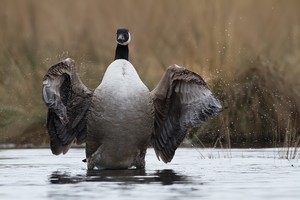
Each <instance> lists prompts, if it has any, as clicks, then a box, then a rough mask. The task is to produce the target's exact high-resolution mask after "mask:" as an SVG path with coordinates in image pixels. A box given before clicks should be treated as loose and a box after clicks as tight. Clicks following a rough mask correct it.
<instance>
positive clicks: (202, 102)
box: [151, 65, 222, 163]
mask: <svg viewBox="0 0 300 200" xmlns="http://www.w3.org/2000/svg"><path fill="white" fill-rule="evenodd" d="M151 93H152V96H153V102H154V108H155V123H154V133H153V135H152V138H151V144H152V146H153V147H154V149H155V153H156V155H157V157H158V159H159V158H161V159H162V160H163V161H164V162H165V163H167V162H170V161H171V160H172V159H173V156H174V154H175V150H176V149H177V147H178V146H179V145H180V144H181V142H182V141H183V139H184V137H185V136H186V134H187V132H188V130H189V129H191V128H193V127H197V126H200V125H201V124H202V123H203V122H205V121H206V120H207V119H208V118H209V117H210V116H213V115H215V114H216V113H218V112H219V111H220V110H221V109H222V106H221V105H220V103H219V101H218V100H217V99H216V98H215V97H214V96H213V95H212V92H211V91H210V89H209V88H208V86H207V85H206V83H205V81H204V80H203V79H202V78H201V77H200V76H199V75H198V74H196V73H194V72H191V71H189V70H187V69H185V68H182V67H179V66H177V65H172V66H170V67H169V68H168V69H167V71H166V72H165V74H164V75H163V77H162V79H161V80H160V82H159V84H158V85H157V86H156V88H155V89H154V90H153V91H152V92H151Z"/></svg>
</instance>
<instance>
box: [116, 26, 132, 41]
mask: <svg viewBox="0 0 300 200" xmlns="http://www.w3.org/2000/svg"><path fill="white" fill-rule="evenodd" d="M116 40H117V43H118V44H120V45H128V44H129V42H130V40H131V36H130V33H129V31H128V29H126V28H119V29H118V30H117V37H116Z"/></svg>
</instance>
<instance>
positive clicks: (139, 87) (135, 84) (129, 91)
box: [96, 59, 149, 96]
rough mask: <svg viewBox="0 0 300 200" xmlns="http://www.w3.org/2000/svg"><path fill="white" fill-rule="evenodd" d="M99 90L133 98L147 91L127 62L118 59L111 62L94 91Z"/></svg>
mask: <svg viewBox="0 0 300 200" xmlns="http://www.w3.org/2000/svg"><path fill="white" fill-rule="evenodd" d="M98 89H101V90H102V91H107V92H110V93H116V95H118V96H132V95H133V96H134V95H135V94H137V93H140V92H149V89H148V88H147V87H146V86H145V84H144V83H143V82H142V80H141V79H140V77H139V75H138V74H137V72H136V70H135V69H134V67H133V66H132V64H131V63H130V62H128V61H127V60H123V59H119V60H115V61H114V62H112V63H111V64H110V65H109V66H108V68H107V70H106V72H105V74H104V76H103V79H102V82H101V84H100V85H99V86H98V87H97V89H96V90H98Z"/></svg>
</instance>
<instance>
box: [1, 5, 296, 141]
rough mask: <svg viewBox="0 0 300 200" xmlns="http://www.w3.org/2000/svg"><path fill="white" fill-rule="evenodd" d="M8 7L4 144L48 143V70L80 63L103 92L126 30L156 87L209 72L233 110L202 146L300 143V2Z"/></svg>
mask: <svg viewBox="0 0 300 200" xmlns="http://www.w3.org/2000/svg"><path fill="white" fill-rule="evenodd" d="M0 2H1V7H0V30H1V31H0V94H1V96H0V143H5V142H9V143H35V144H40V143H47V135H46V130H45V127H44V126H45V117H46V107H45V106H44V105H43V103H42V101H41V82H42V77H43V75H44V74H45V72H46V70H47V69H48V67H49V66H50V65H51V64H53V63H55V62H57V61H59V60H60V59H62V58H65V57H72V58H73V59H75V60H76V62H77V66H78V67H79V72H80V76H81V78H82V80H83V82H84V83H85V84H86V85H87V86H88V87H91V88H95V87H96V86H97V85H98V84H99V81H100V80H99V79H101V77H102V74H103V72H104V70H105V69H106V66H108V64H109V63H110V62H111V61H112V59H113V57H114V48H115V41H114V34H115V30H116V29H117V28H118V27H121V26H125V27H128V28H129V30H130V31H131V33H132V36H133V40H132V43H131V45H130V60H131V62H132V63H133V65H134V66H135V67H136V68H137V70H138V72H139V74H140V76H141V78H142V79H143V80H144V81H145V83H146V84H147V85H148V86H149V88H150V89H152V88H153V87H154V86H155V85H156V83H157V82H158V80H159V79H160V77H161V75H162V73H163V70H164V69H165V68H166V67H167V66H169V65H171V64H173V63H177V64H179V65H182V66H185V67H187V68H189V69H191V70H194V71H196V72H198V73H199V74H201V75H202V76H203V77H204V78H205V79H206V80H207V81H208V83H209V85H210V86H211V88H212V89H213V90H214V92H215V93H216V94H217V95H218V97H220V98H221V99H222V102H223V105H224V106H225V107H226V109H225V110H224V111H223V112H222V114H220V115H219V116H218V117H217V118H215V119H213V120H210V121H209V122H208V123H206V124H205V125H204V126H203V127H202V128H200V129H198V130H194V131H193V134H191V138H193V141H194V143H197V141H198V139H200V140H201V141H202V142H205V143H208V144H210V145H212V146H213V145H214V144H216V141H219V142H221V141H222V143H223V144H226V142H227V145H228V146H243V144H247V146H257V145H260V146H261V145H268V146H270V145H271V146H272V145H283V144H284V141H285V140H289V141H290V145H294V144H296V142H297V141H298V143H299V137H300V136H299V132H300V118H299V114H300V103H299V101H298V99H300V92H299V91H300V79H299V78H298V77H299V75H300V66H299V65H300V24H299V19H300V13H299V8H300V2H299V1H297V0H287V1H278V0H265V1H259V0H244V1H239V0H229V1H217V0H209V1H208V0H189V1H185V0H179V1H172V0H165V1H159V0H153V1H146V0H129V1H119V0H111V1H96V0H88V1H80V0H72V1H58V0H55V1H38V0H24V1H16V0H0ZM226 138H227V139H226ZM229 138H230V140H229ZM285 138H289V139H285ZM229 141H231V144H230V143H229ZM297 145H298V144H297Z"/></svg>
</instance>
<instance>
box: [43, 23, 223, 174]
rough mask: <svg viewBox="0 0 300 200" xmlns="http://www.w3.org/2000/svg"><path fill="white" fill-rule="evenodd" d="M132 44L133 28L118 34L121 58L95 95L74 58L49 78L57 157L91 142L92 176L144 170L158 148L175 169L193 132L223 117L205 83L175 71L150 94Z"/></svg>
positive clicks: (46, 90)
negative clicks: (175, 159)
mask: <svg viewBox="0 0 300 200" xmlns="http://www.w3.org/2000/svg"><path fill="white" fill-rule="evenodd" d="M130 41H131V35H130V32H129V31H128V29H126V28H120V29H118V30H117V33H116V42H117V47H116V51H115V59H114V61H113V62H112V63H111V64H110V65H109V66H108V67H107V69H106V72H105V73H104V75H103V78H102V81H101V83H100V85H99V86H98V87H97V88H96V89H95V90H90V89H88V88H87V87H86V86H85V85H84V84H83V83H82V81H81V80H80V78H79V75H78V73H77V70H76V66H75V61H74V60H72V59H71V58H67V59H64V60H62V61H61V62H59V63H57V64H54V65H52V66H51V67H50V68H49V70H48V71H47V73H46V74H45V76H44V78H43V86H42V97H43V101H44V103H45V104H46V106H47V107H48V114H47V125H46V127H47V130H48V134H49V137H50V147H51V151H52V153H53V154H54V155H59V154H66V153H67V151H68V150H69V149H70V147H71V145H72V144H73V143H77V144H83V143H85V150H86V159H85V161H86V162H87V168H88V169H89V170H91V169H95V168H97V169H129V168H135V169H144V168H145V155H146V151H147V148H148V147H149V146H152V147H153V148H154V150H155V153H156V156H157V159H158V160H162V161H163V162H164V163H168V162H171V160H172V159H173V157H174V155H175V151H176V149H177V148H178V147H179V146H180V144H181V143H182V142H183V140H184V138H185V136H186V135H187V134H188V132H189V130H190V129H192V128H194V127H199V126H200V125H201V124H203V123H204V122H205V121H207V120H208V118H209V117H212V116H215V115H217V113H218V112H220V111H221V109H222V106H221V104H220V101H219V100H218V99H217V98H216V97H214V95H213V94H212V92H211V90H210V89H209V87H208V85H207V84H206V82H205V81H204V80H203V78H202V77H201V76H200V75H198V74H196V73H195V72H192V71H190V70H188V69H186V68H184V67H180V66H178V65H176V64H174V65H171V66H170V67H168V68H167V70H166V71H165V72H164V74H163V76H162V78H161V80H160V81H159V83H158V84H157V86H156V87H155V88H154V89H153V90H152V91H150V90H149V89H148V88H147V87H146V85H145V84H144V83H143V82H142V80H141V79H140V77H139V75H138V73H137V72H136V70H135V68H134V67H133V65H132V64H131V63H130V62H129V60H128V55H129V49H128V44H129V43H130Z"/></svg>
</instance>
